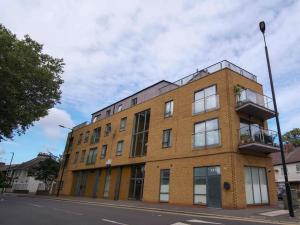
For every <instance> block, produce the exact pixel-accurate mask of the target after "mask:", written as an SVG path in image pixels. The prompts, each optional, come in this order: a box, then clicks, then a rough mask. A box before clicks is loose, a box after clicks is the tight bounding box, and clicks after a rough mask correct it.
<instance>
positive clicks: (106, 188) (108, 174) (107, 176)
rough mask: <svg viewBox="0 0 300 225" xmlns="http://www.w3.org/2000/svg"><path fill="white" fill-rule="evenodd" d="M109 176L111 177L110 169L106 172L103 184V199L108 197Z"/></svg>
mask: <svg viewBox="0 0 300 225" xmlns="http://www.w3.org/2000/svg"><path fill="white" fill-rule="evenodd" d="M110 175H111V169H110V168H109V169H107V170H106V176H105V183H104V193H103V197H104V198H108V197H109V184H110Z"/></svg>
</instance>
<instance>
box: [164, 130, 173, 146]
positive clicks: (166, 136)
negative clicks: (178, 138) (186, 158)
mask: <svg viewBox="0 0 300 225" xmlns="http://www.w3.org/2000/svg"><path fill="white" fill-rule="evenodd" d="M171 140H172V129H167V130H164V131H163V142H162V147H163V148H169V147H171Z"/></svg>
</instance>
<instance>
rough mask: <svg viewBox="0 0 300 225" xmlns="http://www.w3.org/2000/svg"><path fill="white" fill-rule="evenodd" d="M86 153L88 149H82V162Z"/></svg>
mask: <svg viewBox="0 0 300 225" xmlns="http://www.w3.org/2000/svg"><path fill="white" fill-rule="evenodd" d="M85 153H86V150H82V152H81V158H80V162H84V158H85Z"/></svg>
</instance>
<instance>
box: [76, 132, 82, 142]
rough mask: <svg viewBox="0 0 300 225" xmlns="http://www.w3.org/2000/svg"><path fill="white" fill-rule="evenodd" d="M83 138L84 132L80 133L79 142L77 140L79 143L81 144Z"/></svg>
mask: <svg viewBox="0 0 300 225" xmlns="http://www.w3.org/2000/svg"><path fill="white" fill-rule="evenodd" d="M82 138H83V133H81V134H79V138H78V142H77V144H78V145H80V144H81V142H82Z"/></svg>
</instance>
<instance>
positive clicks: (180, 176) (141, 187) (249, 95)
mask: <svg viewBox="0 0 300 225" xmlns="http://www.w3.org/2000/svg"><path fill="white" fill-rule="evenodd" d="M274 116H275V113H274V111H273V105H272V99H271V98H268V97H266V96H264V95H263V88H262V85H261V84H259V83H257V80H256V76H254V75H253V74H251V73H249V72H247V71H246V70H244V69H241V68H240V67H238V66H236V65H234V64H232V63H230V62H228V61H222V62H219V63H216V64H214V65H212V66H210V67H208V68H206V69H203V70H200V71H197V72H196V73H194V74H191V75H189V76H187V77H184V78H182V79H180V80H178V81H176V82H174V83H170V82H167V81H164V80H163V81H160V82H158V83H156V84H154V85H152V86H150V87H147V88H145V89H143V90H141V91H139V92H137V93H135V94H133V95H131V96H129V97H127V98H125V99H122V100H120V101H118V102H116V103H114V104H112V105H110V106H108V107H106V108H103V109H101V110H99V111H97V112H95V113H93V114H92V118H91V122H90V123H83V124H80V125H78V126H76V127H74V128H73V131H72V132H70V133H69V135H68V140H67V144H66V149H65V152H64V159H65V162H66V163H65V170H64V174H63V179H62V180H63V182H62V183H61V185H60V188H61V192H60V193H61V194H63V195H74V196H87V197H96V198H109V199H115V200H117V199H121V200H125V199H134V200H143V201H145V202H157V203H158V202H169V203H175V204H185V205H192V204H194V205H199V206H209V207H222V208H245V207H247V206H250V205H274V204H276V201H277V196H276V185H275V182H274V173H273V166H272V161H271V158H270V156H269V153H271V152H276V151H277V150H279V148H278V146H277V145H276V144H274V139H275V136H276V133H275V132H272V131H269V130H267V128H268V127H267V126H268V125H267V120H268V119H270V118H272V117H274ZM61 172H62V170H61V171H60V174H61Z"/></svg>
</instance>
